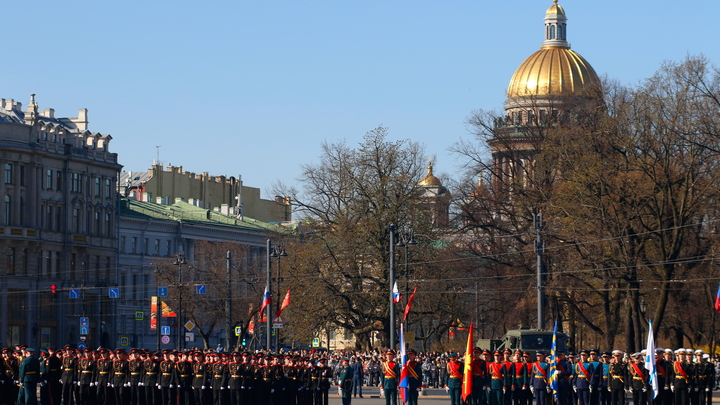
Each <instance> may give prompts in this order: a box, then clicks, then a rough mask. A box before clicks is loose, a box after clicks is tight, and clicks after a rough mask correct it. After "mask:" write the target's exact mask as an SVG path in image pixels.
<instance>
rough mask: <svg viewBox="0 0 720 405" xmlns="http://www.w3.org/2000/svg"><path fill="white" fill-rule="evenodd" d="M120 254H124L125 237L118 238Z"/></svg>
mask: <svg viewBox="0 0 720 405" xmlns="http://www.w3.org/2000/svg"><path fill="white" fill-rule="evenodd" d="M119 248H120V253H125V237H124V236H121V237H120V247H119Z"/></svg>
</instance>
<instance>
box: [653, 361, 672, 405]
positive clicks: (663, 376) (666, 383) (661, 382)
mask: <svg viewBox="0 0 720 405" xmlns="http://www.w3.org/2000/svg"><path fill="white" fill-rule="evenodd" d="M658 349H659V350H658V353H657V359H658V360H657V362H656V367H657V380H658V390H659V391H658V395H657V397H656V398H655V400H654V405H672V402H673V397H672V392H671V391H670V378H668V376H669V375H670V372H671V368H672V364H673V362H672V350H671V349H665V350H663V349H662V348H658Z"/></svg>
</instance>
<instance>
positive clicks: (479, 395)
mask: <svg viewBox="0 0 720 405" xmlns="http://www.w3.org/2000/svg"><path fill="white" fill-rule="evenodd" d="M486 370H487V365H486V363H485V360H483V359H482V349H480V348H479V347H476V348H474V349H473V357H472V361H471V363H470V372H472V382H473V385H472V396H471V403H472V404H473V405H485V399H486V395H485V387H486V386H487V385H488V384H487V380H486V378H485V375H486V374H485V371H486Z"/></svg>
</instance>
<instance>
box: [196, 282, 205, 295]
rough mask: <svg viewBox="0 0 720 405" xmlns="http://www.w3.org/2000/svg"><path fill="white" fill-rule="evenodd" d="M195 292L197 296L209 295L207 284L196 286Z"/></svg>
mask: <svg viewBox="0 0 720 405" xmlns="http://www.w3.org/2000/svg"><path fill="white" fill-rule="evenodd" d="M195 292H196V293H197V294H205V293H207V285H205V284H200V285H196V286H195Z"/></svg>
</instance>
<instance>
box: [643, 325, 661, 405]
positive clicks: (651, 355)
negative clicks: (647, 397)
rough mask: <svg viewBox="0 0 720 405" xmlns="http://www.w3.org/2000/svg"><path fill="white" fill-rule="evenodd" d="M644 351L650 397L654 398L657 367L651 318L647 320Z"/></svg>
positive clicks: (656, 384)
mask: <svg viewBox="0 0 720 405" xmlns="http://www.w3.org/2000/svg"><path fill="white" fill-rule="evenodd" d="M645 351H646V353H645V368H646V369H647V370H648V372H649V373H650V386H651V387H652V391H653V395H652V397H653V399H655V397H657V394H658V392H659V389H658V381H657V368H655V364H656V363H655V339H654V338H653V328H652V320H649V321H648V340H647V349H646V350H645Z"/></svg>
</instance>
